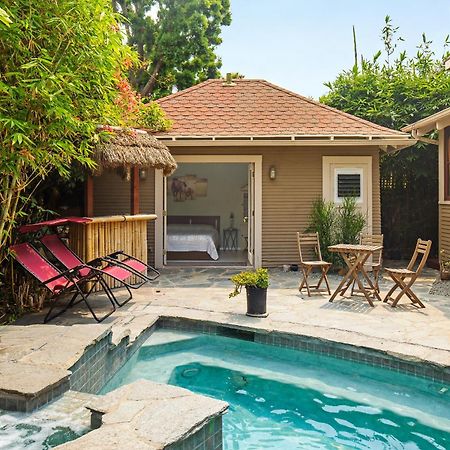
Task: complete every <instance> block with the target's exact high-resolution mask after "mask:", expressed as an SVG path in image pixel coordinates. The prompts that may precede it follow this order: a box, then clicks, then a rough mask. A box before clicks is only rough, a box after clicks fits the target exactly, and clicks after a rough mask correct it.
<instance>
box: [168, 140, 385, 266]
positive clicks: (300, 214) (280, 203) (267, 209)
mask: <svg viewBox="0 0 450 450" xmlns="http://www.w3.org/2000/svg"><path fill="white" fill-rule="evenodd" d="M171 152H172V153H173V154H174V155H175V157H176V155H202V154H222V155H232V154H247V155H251V154H260V155H262V264H263V266H274V265H281V264H287V263H296V262H298V250H297V246H296V240H295V233H296V232H297V231H304V230H305V229H306V228H307V227H308V222H309V214H310V211H311V204H312V202H313V201H314V200H316V199H317V198H320V197H322V157H323V156H372V157H373V161H372V230H373V232H374V233H380V231H381V206H380V174H379V150H378V149H377V148H370V147H365V148H364V147H362V148H358V147H347V148H343V147H261V148H257V147H245V148H242V147H241V148H235V147H228V148H227V147H200V148H196V147H185V148H183V147H173V148H172V149H171ZM271 166H275V167H276V172H277V176H276V180H270V179H269V169H270V167H271Z"/></svg>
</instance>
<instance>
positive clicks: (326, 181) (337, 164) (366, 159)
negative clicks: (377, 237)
mask: <svg viewBox="0 0 450 450" xmlns="http://www.w3.org/2000/svg"><path fill="white" fill-rule="evenodd" d="M372 164H373V156H369V155H367V156H348V155H345V156H339V155H333V156H322V196H323V199H324V200H326V201H332V202H334V201H335V197H336V194H335V184H334V183H335V175H334V172H335V170H336V169H348V168H350V169H352V170H362V172H363V177H362V179H361V182H362V186H363V190H362V191H361V194H362V199H361V203H358V205H359V206H361V208H362V211H363V213H364V214H365V215H366V217H367V233H369V234H371V233H372V226H373V210H372V199H373V198H372V195H373V174H372ZM377 170H378V169H377ZM338 204H342V202H339V203H338Z"/></svg>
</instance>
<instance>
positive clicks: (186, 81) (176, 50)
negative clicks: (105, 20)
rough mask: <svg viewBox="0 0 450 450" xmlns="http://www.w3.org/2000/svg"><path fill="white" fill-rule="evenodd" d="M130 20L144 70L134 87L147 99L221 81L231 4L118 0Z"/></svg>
mask: <svg viewBox="0 0 450 450" xmlns="http://www.w3.org/2000/svg"><path fill="white" fill-rule="evenodd" d="M113 5H114V7H115V8H116V10H117V11H118V12H120V13H121V14H122V15H123V16H124V17H125V19H126V20H125V21H124V24H123V25H124V28H125V30H126V34H127V39H128V43H129V44H130V45H131V46H132V47H133V48H134V49H135V50H136V51H137V52H138V54H139V59H140V62H141V65H140V68H139V69H138V70H137V71H133V72H132V76H131V80H132V83H133V85H134V86H135V87H136V88H137V89H139V90H140V92H141V94H142V95H143V96H145V97H150V96H152V97H154V98H157V97H161V96H164V95H167V94H170V93H172V89H173V88H174V87H176V88H178V89H179V90H181V89H185V88H187V87H189V86H192V85H194V84H196V83H198V82H200V81H204V80H206V79H208V78H217V77H218V76H219V68H220V66H221V61H220V59H219V58H218V57H217V55H216V54H215V49H216V47H217V46H218V45H219V44H220V43H221V42H222V40H221V38H220V33H221V28H222V26H226V25H229V24H230V23H231V14H230V1H229V0H113Z"/></svg>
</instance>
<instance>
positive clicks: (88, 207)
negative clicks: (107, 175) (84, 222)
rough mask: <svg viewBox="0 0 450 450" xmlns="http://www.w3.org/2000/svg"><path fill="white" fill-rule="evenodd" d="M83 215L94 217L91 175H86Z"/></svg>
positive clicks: (92, 179)
mask: <svg viewBox="0 0 450 450" xmlns="http://www.w3.org/2000/svg"><path fill="white" fill-rule="evenodd" d="M84 215H85V216H87V217H92V216H93V215H94V178H93V177H92V175H91V174H88V176H87V178H86V181H85V184H84Z"/></svg>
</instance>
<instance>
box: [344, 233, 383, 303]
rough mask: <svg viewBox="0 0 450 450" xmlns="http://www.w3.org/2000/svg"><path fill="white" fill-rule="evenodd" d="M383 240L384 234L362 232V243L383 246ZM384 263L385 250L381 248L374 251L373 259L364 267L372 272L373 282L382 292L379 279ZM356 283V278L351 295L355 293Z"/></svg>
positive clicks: (360, 241) (360, 239) (378, 290)
mask: <svg viewBox="0 0 450 450" xmlns="http://www.w3.org/2000/svg"><path fill="white" fill-rule="evenodd" d="M383 242H384V235H383V234H362V235H361V236H360V237H359V243H360V245H376V246H383ZM382 263H383V250H379V251H377V252H373V253H372V259H371V260H370V261H367V262H366V263H365V264H364V268H365V269H366V272H372V275H373V281H374V283H373V284H374V286H375V289H376V291H377V292H378V293H380V286H379V283H378V281H379V278H380V272H381V266H382ZM355 283H356V280H354V281H353V285H352V293H351V295H353V293H354V292H355Z"/></svg>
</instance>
